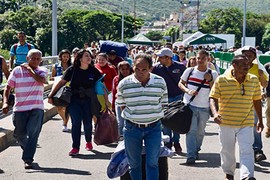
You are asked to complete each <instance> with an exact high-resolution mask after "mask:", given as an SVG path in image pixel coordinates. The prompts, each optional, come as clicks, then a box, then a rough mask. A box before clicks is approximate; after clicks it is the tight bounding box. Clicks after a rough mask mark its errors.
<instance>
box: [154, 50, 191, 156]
mask: <svg viewBox="0 0 270 180" xmlns="http://www.w3.org/2000/svg"><path fill="white" fill-rule="evenodd" d="M156 55H157V56H158V61H159V63H158V64H156V65H155V66H154V68H153V70H152V73H154V74H157V75H159V76H161V77H163V78H164V80H165V82H166V85H167V89H168V97H169V103H170V102H173V101H177V100H180V99H182V97H183V94H184V93H183V91H182V90H180V88H179V87H178V82H179V80H180V77H181V76H182V74H183V72H184V71H185V69H186V67H185V66H184V65H183V64H182V63H180V62H176V61H173V60H172V57H173V52H172V50H171V49H169V48H162V49H161V50H160V51H159V52H158V53H156ZM163 134H165V135H168V136H170V142H169V143H166V144H165V145H166V146H167V147H168V148H170V149H171V148H172V146H174V149H175V152H176V153H177V154H180V153H181V152H182V148H181V146H180V143H179V139H180V135H179V134H177V133H173V132H172V130H171V129H169V128H166V127H163Z"/></svg>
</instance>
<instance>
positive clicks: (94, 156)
mask: <svg viewBox="0 0 270 180" xmlns="http://www.w3.org/2000/svg"><path fill="white" fill-rule="evenodd" d="M92 152H93V153H94V154H78V155H77V156H74V157H72V158H78V159H105V160H109V159H111V154H112V152H111V153H103V152H99V151H97V150H92Z"/></svg>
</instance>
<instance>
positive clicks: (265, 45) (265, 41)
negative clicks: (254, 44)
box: [262, 23, 270, 49]
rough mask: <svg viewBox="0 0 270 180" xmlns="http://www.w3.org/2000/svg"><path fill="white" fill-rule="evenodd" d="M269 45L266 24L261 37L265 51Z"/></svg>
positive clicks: (269, 35)
mask: <svg viewBox="0 0 270 180" xmlns="http://www.w3.org/2000/svg"><path fill="white" fill-rule="evenodd" d="M269 45H270V23H268V24H266V26H265V32H264V34H263V37H262V46H263V47H264V48H265V49H267V48H268V47H269Z"/></svg>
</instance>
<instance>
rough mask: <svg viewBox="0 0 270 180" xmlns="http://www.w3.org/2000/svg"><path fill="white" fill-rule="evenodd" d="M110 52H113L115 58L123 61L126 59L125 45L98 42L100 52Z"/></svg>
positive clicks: (112, 42)
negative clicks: (114, 52) (115, 55)
mask: <svg viewBox="0 0 270 180" xmlns="http://www.w3.org/2000/svg"><path fill="white" fill-rule="evenodd" d="M111 50H115V51H116V54H117V56H120V57H122V58H123V59H125V57H127V50H128V48H127V45H126V44H125V43H120V42H114V41H100V52H103V53H108V52H110V51H111Z"/></svg>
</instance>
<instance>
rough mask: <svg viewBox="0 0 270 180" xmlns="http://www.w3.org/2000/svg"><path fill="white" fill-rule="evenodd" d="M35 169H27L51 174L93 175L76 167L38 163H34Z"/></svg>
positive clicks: (32, 171)
mask: <svg viewBox="0 0 270 180" xmlns="http://www.w3.org/2000/svg"><path fill="white" fill-rule="evenodd" d="M33 168H34V169H33V170H31V171H27V173H36V172H38V173H40V172H41V173H51V174H60V173H62V174H77V175H85V176H87V175H91V173H90V172H89V171H81V170H75V169H67V168H50V167H40V166H39V164H38V163H33Z"/></svg>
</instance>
